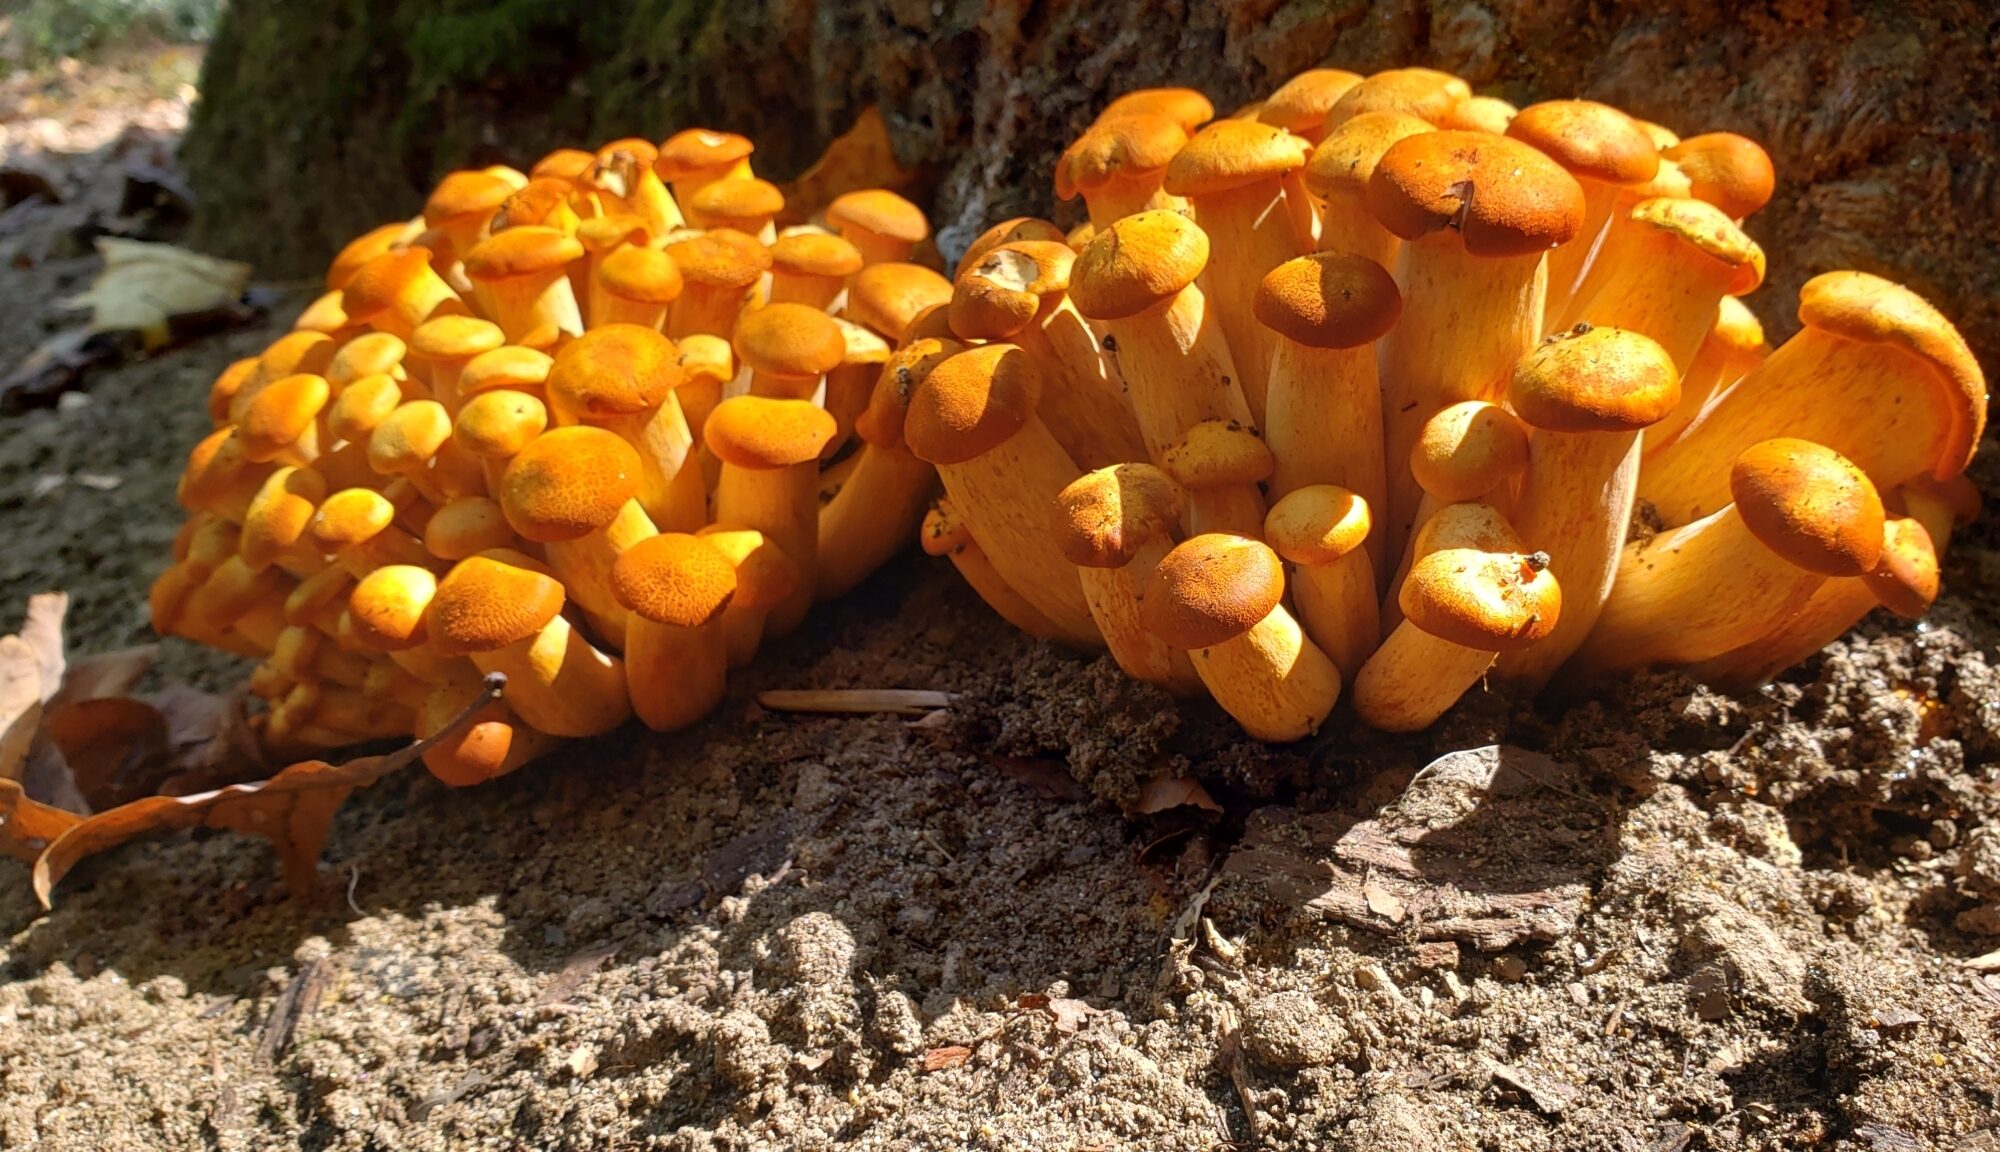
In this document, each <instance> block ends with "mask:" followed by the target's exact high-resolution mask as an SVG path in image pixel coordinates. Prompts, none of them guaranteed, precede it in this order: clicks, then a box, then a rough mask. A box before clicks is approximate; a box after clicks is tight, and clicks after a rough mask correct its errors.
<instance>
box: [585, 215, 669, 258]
mask: <svg viewBox="0 0 2000 1152" xmlns="http://www.w3.org/2000/svg"><path fill="white" fill-rule="evenodd" d="M652 238H653V230H652V228H651V227H649V226H648V225H647V224H646V219H645V217H643V216H634V215H632V214H631V213H627V212H620V213H614V214H612V215H610V216H593V217H591V218H590V219H588V220H585V221H582V222H580V223H579V224H577V226H576V242H577V243H579V244H581V245H583V250H584V251H585V252H612V251H616V250H617V249H618V248H619V247H620V246H622V245H626V244H631V245H634V246H637V247H641V248H643V247H645V246H646V245H648V244H650V243H652Z"/></svg>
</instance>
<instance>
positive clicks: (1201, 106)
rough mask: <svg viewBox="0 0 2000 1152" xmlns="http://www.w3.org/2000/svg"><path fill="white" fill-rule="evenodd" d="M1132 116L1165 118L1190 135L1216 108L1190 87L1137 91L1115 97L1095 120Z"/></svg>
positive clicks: (1209, 117)
mask: <svg viewBox="0 0 2000 1152" xmlns="http://www.w3.org/2000/svg"><path fill="white" fill-rule="evenodd" d="M1133 113H1152V114H1156V115H1161V116H1165V117H1167V118H1168V119H1170V120H1172V121H1173V122H1175V123H1176V124H1179V125H1180V126H1181V128H1182V130H1183V131H1187V132H1192V131H1194V130H1195V129H1197V128H1199V127H1201V126H1202V125H1203V124H1206V123H1208V122H1209V121H1210V120H1213V119H1215V105H1214V104H1212V103H1210V102H1209V99H1208V97H1206V96H1204V95H1202V94H1201V93H1199V92H1197V91H1195V90H1194V89H1192V88H1139V89H1135V90H1133V91H1131V92H1127V93H1125V94H1124V95H1123V96H1118V97H1114V98H1113V99H1112V101H1111V102H1110V103H1109V104H1106V105H1105V106H1104V111H1102V112H1099V113H1098V114H1097V118H1098V119H1099V120H1109V119H1112V118H1113V117H1117V116H1126V115H1130V114H1133Z"/></svg>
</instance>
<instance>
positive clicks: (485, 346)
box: [409, 316, 507, 360]
mask: <svg viewBox="0 0 2000 1152" xmlns="http://www.w3.org/2000/svg"><path fill="white" fill-rule="evenodd" d="M506 342H507V337H506V336H505V335H504V334H503V333H502V332H501V331H500V326H499V325H498V324H495V323H493V322H492V321H491V320H481V319H480V318H478V317H477V316H433V317H431V318H430V319H429V320H426V321H424V322H423V323H422V324H419V325H417V327H416V330H415V331H414V332H411V333H410V345H409V350H410V351H411V352H414V353H416V354H417V355H418V356H421V357H423V358H424V359H426V360H469V359H471V358H472V357H474V356H477V355H479V354H480V353H481V352H491V351H492V350H493V349H495V348H498V347H500V346H501V345H502V344H505V343H506Z"/></svg>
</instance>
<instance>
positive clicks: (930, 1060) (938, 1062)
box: [924, 1044, 972, 1072]
mask: <svg viewBox="0 0 2000 1152" xmlns="http://www.w3.org/2000/svg"><path fill="white" fill-rule="evenodd" d="M970 1059H972V1049H970V1048H967V1047H966V1046H965V1045H963V1044H947V1045H945V1046H944V1047H942V1048H933V1049H931V1050H930V1051H928V1052H926V1053H924V1071H926V1072H942V1071H944V1070H945V1069H947V1068H958V1067H962V1066H963V1065H964V1064H965V1062H966V1061H968V1060H970Z"/></svg>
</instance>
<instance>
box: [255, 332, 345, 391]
mask: <svg viewBox="0 0 2000 1152" xmlns="http://www.w3.org/2000/svg"><path fill="white" fill-rule="evenodd" d="M338 348H339V345H338V344H337V343H335V341H334V340H333V338H332V337H330V336H328V335H327V334H326V333H324V332H287V333H285V334H284V335H283V336H280V337H278V338H277V339H276V340H273V341H271V345H270V347H268V348H266V349H264V352H263V354H262V355H260V356H258V357H257V374H258V377H259V378H260V379H261V380H262V381H263V382H266V383H268V382H269V381H272V380H276V379H278V378H279V377H281V376H292V375H296V374H298V373H301V372H309V373H312V374H313V375H316V376H324V375H326V369H327V366H328V365H330V364H332V363H333V356H334V352H335V351H336V350H337V349H338Z"/></svg>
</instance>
